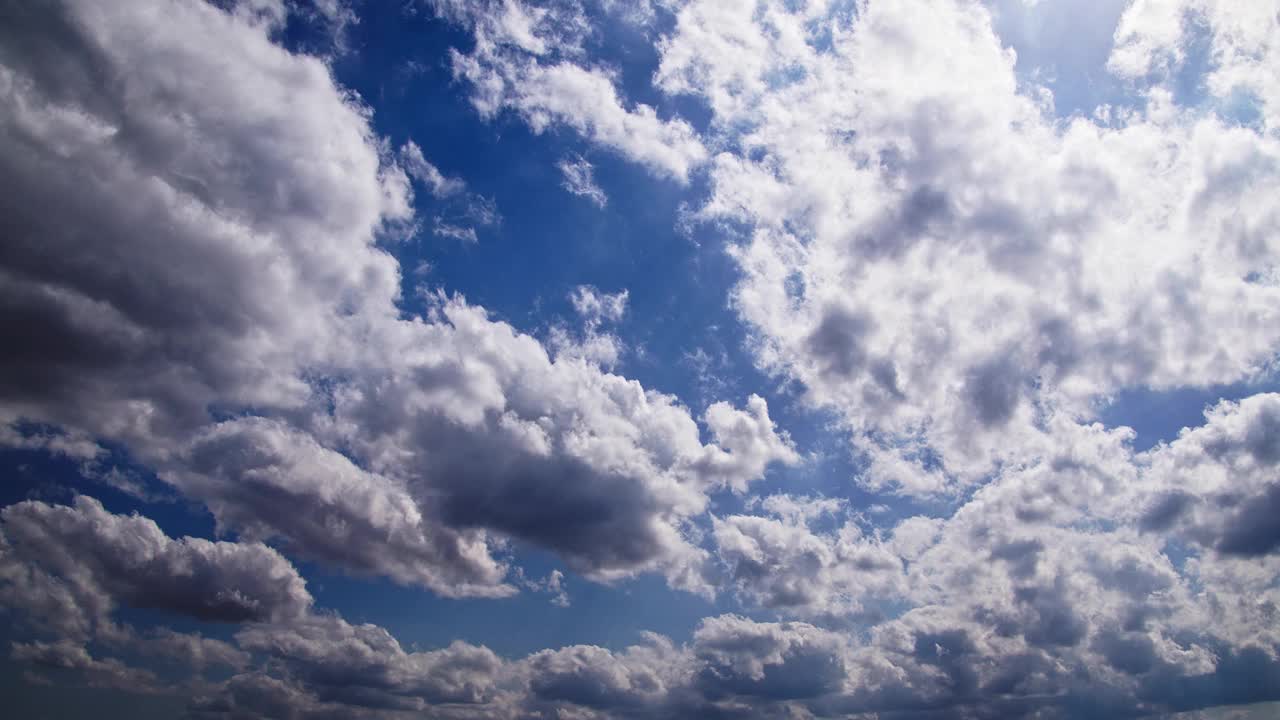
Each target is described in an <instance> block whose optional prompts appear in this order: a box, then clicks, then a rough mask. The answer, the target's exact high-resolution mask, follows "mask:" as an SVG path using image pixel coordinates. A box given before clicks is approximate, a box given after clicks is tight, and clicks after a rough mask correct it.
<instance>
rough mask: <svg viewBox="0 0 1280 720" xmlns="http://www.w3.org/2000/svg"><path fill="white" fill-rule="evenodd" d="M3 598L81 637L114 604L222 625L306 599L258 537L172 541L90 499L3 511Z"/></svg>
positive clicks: (307, 602) (270, 614)
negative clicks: (253, 539) (233, 540)
mask: <svg viewBox="0 0 1280 720" xmlns="http://www.w3.org/2000/svg"><path fill="white" fill-rule="evenodd" d="M0 521H2V522H3V526H2V527H3V541H4V546H3V550H4V552H3V564H2V566H0V567H2V568H3V576H4V581H5V582H4V585H3V595H4V600H5V604H6V605H9V606H14V607H18V608H21V609H23V610H25V611H26V612H27V613H29V614H30V615H31V616H32V619H33V620H35V621H36V622H38V623H41V624H45V625H49V626H51V627H53V628H55V629H57V630H59V631H60V632H62V633H63V634H65V635H68V636H73V637H75V636H79V637H87V636H88V634H89V633H91V632H92V631H93V630H94V628H95V627H97V626H101V625H102V624H104V623H106V622H107V621H108V618H109V615H110V613H111V612H112V611H113V610H114V609H115V608H116V607H117V606H118V605H119V604H126V605H130V606H133V607H142V608H153V609H157V610H164V611H168V612H173V613H179V614H182V615H186V616H190V617H193V618H197V619H201V620H208V621H218V622H246V621H264V620H271V619H284V618H291V617H298V616H301V615H302V614H305V613H306V612H307V611H308V609H309V608H310V606H311V595H310V594H309V593H308V592H307V589H306V583H305V582H304V581H303V580H302V578H301V577H300V576H299V575H298V573H297V571H296V570H295V569H294V568H293V566H292V565H291V564H289V561H287V560H285V559H284V557H282V556H281V555H280V554H279V553H278V552H276V551H275V550H272V549H271V548H268V547H266V546H265V545H262V544H259V543H230V542H210V541H208V540H203V539H201V538H192V537H186V538H179V539H176V540H175V539H172V538H170V537H168V536H167V535H165V534H164V532H162V531H161V530H160V528H159V527H158V526H157V525H156V524H155V523H154V522H153V521H151V520H149V519H147V518H144V517H141V516H137V515H134V516H126V515H114V514H112V513H109V512H107V511H106V510H105V509H104V508H103V507H102V504H101V503H99V502H98V501H97V500H94V499H93V498H89V497H86V496H80V497H78V498H76V501H75V504H74V505H71V506H65V505H50V504H47V503H42V502H37V501H31V500H28V501H25V502H21V503H17V504H15V505H10V506H8V507H6V508H5V509H4V510H3V511H0Z"/></svg>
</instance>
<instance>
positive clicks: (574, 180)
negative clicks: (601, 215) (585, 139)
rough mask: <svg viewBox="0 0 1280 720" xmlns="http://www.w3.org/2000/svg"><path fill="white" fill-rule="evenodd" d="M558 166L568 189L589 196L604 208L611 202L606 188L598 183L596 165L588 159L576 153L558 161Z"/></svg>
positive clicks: (596, 204) (563, 185)
mask: <svg viewBox="0 0 1280 720" xmlns="http://www.w3.org/2000/svg"><path fill="white" fill-rule="evenodd" d="M556 167H557V168H559V169H560V174H562V175H564V182H562V183H561V187H563V188H564V189H565V190H568V191H569V192H570V193H573V194H574V195H579V196H582V197H585V198H587V199H588V200H590V201H591V202H592V203H594V204H595V206H596V207H598V208H603V207H604V206H605V205H606V204H608V202H609V198H608V197H607V196H606V195H605V194H604V190H602V189H601V188H600V186H599V185H597V184H596V179H595V166H594V165H592V164H591V163H590V162H588V161H587V159H586V158H584V157H582V156H580V155H576V156H574V157H572V158H565V159H564V160H561V161H560V162H558V163H556Z"/></svg>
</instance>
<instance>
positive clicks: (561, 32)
mask: <svg viewBox="0 0 1280 720" xmlns="http://www.w3.org/2000/svg"><path fill="white" fill-rule="evenodd" d="M430 4H431V5H432V7H433V8H434V9H435V10H436V12H437V13H439V14H440V15H441V16H443V17H445V18H447V19H450V20H452V21H454V22H456V23H459V24H461V25H463V26H465V27H467V28H468V29H470V30H471V31H472V33H473V35H474V37H475V48H474V49H473V50H472V51H471V52H469V53H466V54H464V53H461V52H458V51H456V50H455V51H454V52H453V71H454V75H455V76H457V77H459V78H461V79H464V80H466V81H467V82H468V83H470V84H471V86H472V88H473V90H472V95H471V101H472V104H473V105H474V106H475V108H476V110H477V111H478V112H479V113H480V114H481V115H482V116H483V117H493V116H494V115H496V114H498V113H499V112H500V111H502V110H508V109H509V110H513V111H515V112H517V113H519V114H520V116H521V117H522V118H523V119H524V120H525V122H527V123H528V124H529V126H530V127H531V128H532V129H533V131H534V132H535V133H542V132H544V131H546V130H548V129H549V128H552V127H555V126H560V125H563V126H566V127H568V128H571V129H572V130H574V131H576V132H578V133H579V134H581V135H582V136H583V137H584V138H585V139H587V140H588V141H589V142H592V143H595V144H598V145H600V146H602V147H605V148H609V149H612V150H614V151H616V152H618V153H620V154H621V155H623V156H624V157H626V158H627V159H629V160H632V161H634V162H638V163H640V164H642V165H645V166H646V167H648V168H649V169H650V170H651V171H652V172H654V173H655V174H657V175H660V176H665V177H670V178H672V179H674V180H677V181H679V182H682V183H683V182H686V181H687V180H688V178H689V173H690V172H691V171H692V170H693V169H694V168H695V167H696V166H698V165H699V164H701V163H702V162H703V161H704V160H705V159H706V157H707V151H706V149H705V148H704V147H703V144H702V142H701V141H700V140H699V139H698V137H697V135H696V133H695V132H694V130H693V128H692V127H691V126H690V125H689V124H688V123H687V122H685V121H684V120H681V119H679V118H672V119H663V118H660V117H659V116H658V114H657V111H656V110H654V108H652V107H650V106H648V105H644V104H641V103H636V104H631V103H627V102H625V101H624V99H623V98H621V97H619V95H618V90H617V87H616V85H615V80H614V78H613V74H612V73H611V72H610V71H609V70H607V69H605V68H601V67H584V66H583V65H580V64H577V62H578V61H579V60H580V58H581V56H582V54H583V49H582V42H583V37H584V35H585V34H587V33H588V32H589V30H588V27H587V25H586V23H587V21H586V18H585V16H584V14H583V10H582V8H581V7H579V6H577V5H576V4H574V3H565V4H554V5H550V6H548V7H544V8H532V7H527V6H525V5H524V4H522V3H518V2H514V1H512V2H503V3H461V2H452V1H451V0H437V1H434V2H431V3H430Z"/></svg>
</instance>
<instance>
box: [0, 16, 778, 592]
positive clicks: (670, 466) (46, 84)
mask: <svg viewBox="0 0 1280 720" xmlns="http://www.w3.org/2000/svg"><path fill="white" fill-rule="evenodd" d="M511 7H513V8H514V7H515V6H514V5H512V6H511ZM254 8H257V6H253V7H250V6H247V5H237V6H236V7H235V8H233V9H232V10H230V11H228V10H224V9H221V8H219V7H217V6H214V5H209V4H205V3H202V2H194V1H191V0H186V1H183V2H174V3H169V4H166V5H164V6H163V8H161V9H160V10H158V11H157V12H150V11H144V10H143V9H142V8H141V7H140V6H136V5H129V4H124V5H111V6H110V7H104V6H101V5H99V4H96V3H89V2H79V1H77V0H68V1H67V2H64V3H58V4H54V5H49V6H44V7H42V8H41V9H40V10H39V11H36V10H24V11H21V12H19V13H17V14H16V16H15V17H14V18H13V22H10V23H6V24H5V28H4V30H2V31H0V32H3V33H4V36H3V40H4V42H3V43H0V45H3V49H0V76H2V78H3V81H0V93H3V94H4V95H5V97H6V98H7V100H8V102H6V103H5V104H4V110H3V111H0V135H2V136H3V139H4V140H5V142H4V143H3V150H0V167H3V168H4V170H5V172H6V173H7V174H8V175H9V176H11V177H16V178H24V181H23V182H22V183H20V186H21V191H20V192H15V193H10V194H9V195H7V196H6V198H5V199H4V200H2V201H0V203H3V205H2V206H0V212H2V213H3V215H4V217H5V218H6V221H7V222H9V223H10V226H11V228H12V232H11V233H10V235H9V237H10V238H12V241H11V242H9V243H7V246H6V248H5V251H4V252H5V257H4V264H3V270H0V303H2V304H4V305H5V307H7V308H9V311H8V312H6V313H4V317H5V319H6V320H7V321H9V322H10V324H11V325H12V328H11V330H12V332H11V333H9V334H10V336H11V337H13V338H15V339H16V342H14V343H11V344H10V345H8V346H6V347H7V348H8V349H7V350H5V351H0V376H2V377H3V380H0V399H3V401H4V403H5V405H6V408H7V411H6V415H5V419H6V420H7V421H9V422H11V423H15V422H21V423H30V424H35V425H38V426H53V427H61V428H66V431H67V433H68V434H67V435H66V437H85V438H95V439H102V440H104V441H107V442H111V443H117V444H119V445H120V446H122V447H123V448H125V449H126V450H127V451H128V452H129V454H130V457H131V458H132V459H133V460H135V461H136V462H138V463H140V464H142V465H144V466H147V467H151V468H154V469H156V470H158V471H159V472H160V475H161V477H163V478H165V479H167V480H168V481H170V482H172V483H173V484H174V485H175V486H177V487H178V488H179V489H181V490H183V491H184V492H189V493H190V497H192V498H194V499H198V500H201V501H204V502H206V503H207V504H208V506H209V507H210V509H211V510H212V511H213V513H214V514H215V517H216V518H217V519H218V521H219V522H220V524H221V525H222V527H223V529H224V530H229V531H234V532H238V533H244V534H245V535H246V536H249V537H253V538H261V539H272V540H277V541H280V542H281V543H282V546H283V547H285V548H286V549H287V551H288V552H290V553H293V554H296V555H298V556H299V557H306V558H310V559H316V560H319V561H321V562H325V563H331V564H333V565H335V566H337V567H339V568H340V569H344V570H348V571H351V572H354V573H358V574H376V575H385V576H388V577H390V578H392V579H394V580H396V581H398V582H401V583H406V584H416V585H421V586H424V587H427V588H430V589H432V590H434V591H436V592H439V593H442V594H446V595H451V596H464V595H465V596H476V595H480V596H497V595H503V594H506V593H508V592H510V590H511V586H509V585H507V584H504V583H503V580H502V578H503V576H504V573H505V566H504V565H503V564H502V563H500V562H499V561H497V560H495V559H494V558H493V556H492V551H493V550H494V548H495V547H497V546H498V545H501V544H503V543H506V542H507V541H508V540H510V539H517V540H520V541H524V542H527V543H530V544H533V545H535V546H538V547H542V548H545V549H549V550H551V551H554V552H556V553H558V554H560V555H561V557H563V558H564V559H565V561H566V562H568V563H569V564H570V565H571V566H572V567H573V568H575V569H578V570H579V571H581V572H583V573H586V574H588V575H589V576H590V577H593V578H595V579H601V580H608V579H617V578H620V577H626V576H629V575H632V574H634V573H637V572H644V571H658V572H663V573H666V574H668V575H669V576H670V577H671V578H672V582H674V583H678V584H687V583H688V582H691V581H689V580H681V579H679V578H692V577H695V576H696V575H697V573H696V572H694V571H693V570H692V568H693V567H694V566H695V565H697V564H698V563H699V562H701V559H702V558H703V557H704V554H703V553H702V552H701V551H700V550H698V549H696V548H694V547H693V546H692V544H691V543H690V542H689V540H688V539H687V537H686V535H687V534H688V532H689V529H688V527H687V525H688V523H689V522H690V519H691V518H692V517H694V516H696V515H698V514H699V513H701V512H702V511H703V509H704V508H705V506H706V504H707V502H708V498H709V495H710V494H711V493H713V492H717V491H719V490H722V489H725V488H733V489H735V490H741V489H742V488H744V487H745V486H746V484H747V483H749V482H750V481H752V480H753V479H755V478H758V477H759V476H760V475H761V474H763V472H764V470H765V467H766V465H767V464H768V462H769V461H771V460H774V459H778V460H785V459H786V458H787V457H788V452H787V450H786V448H785V444H784V443H783V442H782V441H781V440H779V439H777V437H776V433H775V431H774V429H773V426H772V423H771V422H770V421H768V420H767V415H766V414H765V410H764V408H763V405H762V404H760V403H756V404H753V405H752V408H751V411H750V419H748V420H746V421H745V422H738V421H736V420H732V419H733V418H734V417H736V416H735V415H734V414H733V413H734V412H735V411H733V410H731V409H730V408H728V406H720V405H716V406H713V407H712V409H711V410H709V411H708V415H707V420H708V425H709V429H710V431H711V434H712V436H713V437H717V438H722V440H721V441H720V442H721V443H722V445H723V446H721V445H717V444H715V443H711V444H704V443H703V442H702V437H701V436H702V430H701V429H700V428H699V425H698V423H697V422H696V421H695V420H694V418H693V417H692V416H691V415H690V413H689V411H688V410H687V409H686V408H685V407H683V406H682V405H681V404H680V403H679V402H678V401H677V400H676V399H675V398H673V397H671V396H668V395H664V394H661V393H655V392H652V391H649V390H646V389H645V388H644V387H643V386H641V385H640V384H638V383H635V382H633V381H629V380H627V379H625V378H622V377H619V376H616V375H612V374H609V373H607V372H605V371H604V370H602V369H601V368H600V367H599V366H598V365H595V364H591V363H588V362H584V361H582V360H580V359H578V358H573V357H565V358H554V359H553V358H551V357H549V356H548V354H547V352H546V350H545V349H544V348H543V347H542V346H541V345H540V344H539V343H538V342H537V341H536V340H534V339H533V338H531V337H529V336H527V335H523V334H521V333H519V332H517V331H516V330H515V329H514V328H512V327H511V326H509V325H507V324H505V323H501V322H497V321H494V320H491V319H490V318H489V317H488V315H487V313H486V312H485V311H484V310H483V308H479V307H476V306H472V305H468V304H466V303H465V301H463V300H462V299H461V298H455V299H448V300H445V299H442V297H441V296H429V297H428V298H427V305H428V307H427V308H426V311H425V313H424V315H425V316H415V315H413V314H412V313H411V311H409V310H408V309H405V308H402V307H401V305H400V304H399V302H400V300H401V298H400V285H401V277H400V268H399V265H398V263H397V262H396V260H395V259H394V258H393V257H392V256H391V255H389V254H388V253H387V252H385V251H384V250H383V249H382V248H381V246H380V245H379V241H380V240H381V239H382V238H383V237H384V236H386V235H389V234H390V235H394V234H395V233H396V232H397V231H398V230H397V229H398V228H399V229H402V226H403V225H404V224H405V223H409V222H412V220H413V217H414V212H413V206H412V199H413V193H412V190H411V182H410V179H409V176H410V175H411V174H412V175H415V176H416V178H417V180H418V182H419V183H420V184H424V186H425V187H426V188H427V189H428V190H429V191H430V192H433V193H436V194H446V195H449V196H450V197H460V196H458V192H462V191H459V190H457V188H458V187H459V186H457V185H456V184H454V183H453V182H452V180H450V179H448V178H444V177H443V176H440V177H437V176H436V175H434V174H432V173H431V172H430V171H429V169H428V167H429V166H428V165H427V162H426V160H425V158H423V157H421V152H420V151H417V152H415V148H416V146H415V145H412V144H410V145H406V146H405V149H404V152H402V153H401V154H400V155H399V156H398V157H397V156H393V155H392V154H391V153H390V152H389V151H388V150H387V149H386V143H385V142H383V141H382V140H381V139H380V138H378V137H377V136H376V135H375V134H374V132H373V131H372V129H371V128H370V125H369V110H368V109H367V108H365V107H364V106H362V105H360V104H359V103H358V102H357V100H356V99H355V97H354V96H353V95H352V94H350V93H349V92H347V91H345V90H344V89H342V88H340V87H339V86H337V85H336V83H335V81H334V79H333V77H332V75H331V73H330V71H329V68H328V67H327V66H326V65H325V64H324V63H323V62H322V61H320V60H319V59H317V58H314V57H310V56H306V55H300V54H293V53H290V52H288V51H286V50H285V49H283V48H282V47H280V46H279V45H278V44H276V43H275V42H274V40H273V37H274V35H273V33H274V32H275V31H276V29H278V27H279V23H280V22H283V20H281V18H282V17H283V16H281V15H280V14H279V12H277V10H279V8H276V7H275V6H263V7H261V8H257V9H254ZM259 11H261V12H259ZM511 12H515V13H517V15H518V14H519V13H518V11H516V10H512V11H511ZM517 15H512V16H511V17H510V18H508V19H509V20H511V21H512V22H515V21H516V20H519V19H520V17H523V16H519V17H517ZM512 18H514V19H512ZM486 22H487V21H486ZM156 23H162V24H164V25H165V27H166V28H168V29H167V30H166V32H163V33H158V32H155V31H154V30H155V24H156ZM516 24H517V25H518V24H519V23H516ZM486 27H488V26H486ZM539 27H541V26H539ZM503 28H505V29H502V30H501V31H502V32H503V33H507V35H504V36H503V37H507V38H508V40H511V38H515V40H511V41H512V42H515V41H516V40H519V41H520V42H525V43H526V44H529V43H532V45H531V46H530V47H534V46H536V45H537V44H538V43H539V42H542V41H541V40H538V39H537V37H536V36H534V35H530V36H528V37H524V36H522V35H520V33H519V32H517V30H518V29H519V28H518V27H516V26H513V25H510V24H509V23H508V25H504V26H503ZM512 28H515V29H512ZM490 30H492V32H498V30H493V29H492V28H491V29H490ZM490 30H485V31H484V32H490ZM539 32H541V30H539ZM512 33H515V34H514V35H513V34H512ZM190 38H197V39H198V41H191V40H189V39H190ZM521 38H523V39H521ZM227 47H235V48H237V51H236V52H234V53H227V52H226V48H227ZM104 77H109V78H113V80H112V81H111V82H105V81H100V80H101V78H104ZM177 77H182V78H185V79H186V80H184V81H183V82H178V81H177V80H175V78H177ZM592 82H595V81H592ZM609 87H612V86H611V85H610V86H609ZM627 117H628V118H630V117H631V116H630V115H627ZM633 121H634V120H633V119H628V120H626V121H625V122H624V123H623V124H624V125H628V124H630V123H632V122H633ZM594 122H595V121H592V123H594ZM638 122H641V125H643V124H644V122H643V121H638ZM594 126H595V125H593V127H594ZM655 127H660V128H667V127H668V126H667V125H665V124H659V126H655ZM670 127H675V126H670ZM614 131H617V132H622V130H618V129H617V128H614V130H611V131H610V132H614ZM665 132H667V131H666V130H659V135H661V134H663V133H665ZM682 132H683V131H682ZM619 137H621V136H619ZM627 137H628V138H629V137H631V136H630V135H629V134H627ZM615 139H616V138H615ZM628 142H629V141H628ZM662 145H663V147H664V148H671V147H678V145H679V144H678V143H676V144H674V145H673V144H671V143H667V142H666V141H665V140H664V141H663V142H662ZM450 193H452V194H450ZM445 199H446V200H447V199H449V198H445ZM465 199H467V203H466V204H467V208H468V209H467V210H466V213H467V215H466V216H467V217H468V218H470V220H468V222H471V221H475V222H482V223H483V222H492V221H493V219H494V218H496V210H495V209H494V208H493V207H492V204H491V203H488V202H484V203H478V201H477V202H471V200H473V199H474V198H471V197H470V196H466V198H465ZM54 206H57V207H60V208H61V210H60V211H59V212H58V213H56V214H55V213H49V212H47V211H46V210H44V208H48V207H54ZM477 208H478V209H477ZM477 213H478V214H477ZM440 217H442V218H444V219H443V220H439V222H440V223H442V224H441V225H440V227H441V228H443V229H444V231H445V232H455V231H456V232H459V233H463V234H466V235H468V236H470V233H468V232H467V229H468V228H466V227H463V226H461V225H456V226H455V225H454V224H452V223H453V220H451V219H450V218H451V216H448V215H447V214H446V215H442V216H440ZM449 228H454V229H453V230H449ZM602 301H604V300H603V298H602ZM620 302H621V301H620V300H618V299H617V298H616V297H614V298H612V299H608V300H607V302H606V303H605V304H606V305H608V312H610V313H613V312H615V308H620V307H621V305H619V303H620ZM602 307H604V306H602ZM762 402H763V401H761V403H762ZM227 418H238V419H234V420H228V419H227ZM731 420H732V422H735V423H737V424H736V425H735V426H734V427H732V428H729V427H728V425H727V424H728V423H730V421H731ZM26 437H27V439H26V440H22V441H21V442H34V440H33V439H32V438H34V437H35V436H32V435H29V434H28V435H27V436H26ZM531 498H538V499H539V501H538V502H530V499H531ZM280 502H288V503H290V507H291V508H292V510H293V511H292V512H289V513H280V512H277V511H276V508H277V507H278V506H277V505H275V503H280ZM697 589H698V590H699V591H700V592H708V589H707V588H705V587H699V588H697Z"/></svg>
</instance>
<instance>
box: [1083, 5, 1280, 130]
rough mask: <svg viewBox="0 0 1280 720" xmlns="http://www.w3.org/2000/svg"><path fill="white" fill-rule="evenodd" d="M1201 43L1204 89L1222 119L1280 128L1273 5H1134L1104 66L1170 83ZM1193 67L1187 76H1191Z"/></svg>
mask: <svg viewBox="0 0 1280 720" xmlns="http://www.w3.org/2000/svg"><path fill="white" fill-rule="evenodd" d="M1204 36H1207V37H1206V40H1207V43H1206V44H1207V45H1208V48H1207V57H1206V58H1204V60H1203V62H1204V63H1206V65H1207V67H1205V68H1203V69H1202V70H1203V71H1204V73H1205V77H1204V89H1205V90H1206V91H1207V93H1208V95H1209V96H1210V97H1211V98H1212V99H1213V100H1214V101H1215V102H1216V103H1217V104H1218V106H1219V107H1220V108H1221V109H1222V110H1224V111H1225V112H1227V113H1232V114H1244V115H1245V116H1246V117H1245V118H1243V119H1248V117H1247V116H1248V115H1251V114H1256V115H1257V116H1258V118H1259V120H1261V122H1262V124H1263V126H1264V127H1266V128H1268V129H1270V130H1274V129H1276V128H1277V123H1278V122H1280V76H1278V75H1277V73H1276V72H1275V68H1274V66H1273V65H1274V62H1273V61H1274V55H1273V54H1274V53H1276V52H1280V3H1276V2H1274V0H1259V2H1232V1H1231V0H1178V1H1176V2H1153V1H1152V0H1136V1H1135V2H1133V3H1132V4H1130V5H1129V7H1128V8H1126V9H1125V13H1124V15H1123V16H1122V17H1121V19H1120V24H1119V26H1118V27H1117V28H1116V32H1115V49H1114V51H1113V52H1112V55H1111V58H1110V61H1109V63H1108V65H1109V67H1110V68H1111V69H1113V70H1114V71H1115V72H1116V73H1118V74H1119V75H1121V76H1122V77H1126V78H1130V79H1134V80H1142V79H1146V78H1152V77H1154V78H1155V79H1157V80H1160V81H1173V80H1174V78H1175V76H1176V73H1177V72H1179V71H1181V70H1185V69H1186V66H1187V65H1188V64H1189V63H1191V62H1193V58H1192V55H1193V53H1194V49H1193V46H1194V44H1195V43H1196V42H1197V40H1198V39H1199V37H1204ZM1198 69H1199V68H1193V69H1192V70H1193V71H1194V70H1198Z"/></svg>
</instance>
